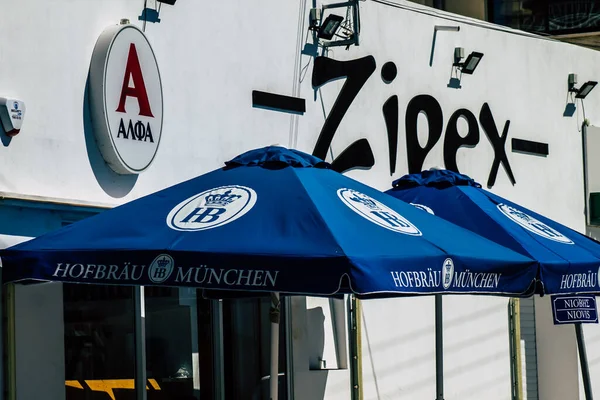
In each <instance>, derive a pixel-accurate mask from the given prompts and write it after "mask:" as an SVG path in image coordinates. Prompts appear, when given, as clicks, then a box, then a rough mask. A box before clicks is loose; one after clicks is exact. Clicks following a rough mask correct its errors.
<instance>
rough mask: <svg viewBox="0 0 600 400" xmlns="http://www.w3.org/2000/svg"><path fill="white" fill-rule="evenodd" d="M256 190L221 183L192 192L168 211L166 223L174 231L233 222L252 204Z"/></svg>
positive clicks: (255, 197) (211, 226)
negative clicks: (221, 184) (190, 195)
mask: <svg viewBox="0 0 600 400" xmlns="http://www.w3.org/2000/svg"><path fill="white" fill-rule="evenodd" d="M256 199H257V195H256V192H255V191H254V190H253V189H251V188H248V187H245V186H237V185H230V186H221V187H218V188H214V189H210V190H206V191H204V192H202V193H199V194H197V195H194V196H192V197H190V198H188V199H186V200H184V201H182V202H181V203H179V204H178V205H177V206H176V207H175V208H173V209H172V210H171V212H170V213H169V215H168V216H167V225H168V226H169V227H170V228H171V229H175V230H178V231H201V230H204V229H210V228H216V227H218V226H222V225H225V224H227V223H229V222H232V221H235V220H236V219H238V218H240V217H241V216H243V215H244V214H246V213H247V212H248V211H250V210H251V209H252V207H254V204H255V203H256Z"/></svg>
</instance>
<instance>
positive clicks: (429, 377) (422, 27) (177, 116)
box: [0, 0, 600, 400]
mask: <svg viewBox="0 0 600 400" xmlns="http://www.w3.org/2000/svg"><path fill="white" fill-rule="evenodd" d="M142 3H143V2H142V1H141V0H140V1H129V0H106V1H102V2H89V1H87V2H74V1H70V0H54V1H52V2H39V1H35V0H21V1H19V2H18V5H15V6H12V7H3V10H2V13H0V32H1V33H2V36H3V37H4V38H5V39H6V40H4V41H1V42H0V59H1V60H2V63H1V64H0V96H7V97H16V98H19V99H21V100H24V101H25V102H26V104H27V114H26V118H25V122H24V125H23V129H22V131H21V133H20V134H19V135H18V136H16V137H15V138H13V139H12V140H9V139H8V138H6V137H5V136H4V137H2V143H3V146H0V191H2V192H11V193H19V194H27V195H37V196H43V197H52V198H61V199H65V200H67V201H70V200H84V201H92V202H96V203H108V204H112V205H117V204H121V203H123V202H126V201H129V200H132V199H134V198H137V197H139V196H142V195H145V194H147V193H150V192H152V191H155V190H158V189H160V188H164V187H166V186H168V185H171V184H174V183H177V182H180V181H183V180H185V179H188V178H191V177H193V176H195V175H198V174H202V173H205V172H207V171H209V170H211V169H214V168H217V167H219V166H221V165H222V163H223V161H225V160H227V159H229V158H231V157H233V156H235V155H237V154H238V153H240V152H243V151H245V150H248V149H250V148H255V147H260V146H265V145H269V144H273V143H279V144H282V145H288V146H294V147H296V148H298V149H300V150H304V151H307V152H312V150H313V147H314V145H315V142H316V140H317V138H318V134H319V132H320V130H321V127H322V125H323V122H324V120H325V118H326V115H327V114H328V113H329V112H330V110H331V108H332V107H333V105H334V103H335V99H336V97H337V96H338V93H339V92H340V89H341V88H342V86H343V84H344V80H343V79H341V80H337V81H335V82H331V83H328V84H325V85H324V86H323V87H322V88H321V89H320V90H317V91H315V90H314V89H313V88H312V86H311V74H312V69H313V65H314V59H313V58H312V57H310V56H308V55H302V56H300V50H302V49H304V48H305V44H306V43H305V42H306V38H307V37H308V38H309V41H310V35H308V32H307V15H308V10H309V8H310V7H313V6H314V4H312V3H313V2H312V1H306V0H300V1H297V2H281V1H275V0H265V1H262V2H249V1H241V0H239V1H238V0H236V1H214V2H196V1H184V0H180V1H178V2H177V3H176V5H175V6H166V5H165V6H163V7H162V11H161V15H160V17H161V20H162V21H161V23H160V24H148V25H147V26H146V34H147V36H148V38H149V40H150V42H151V44H152V46H153V48H154V52H155V54H156V57H157V59H158V63H159V67H160V71H161V77H162V82H163V92H164V125H163V138H162V142H161V145H160V148H159V150H158V153H157V156H156V159H155V161H154V163H153V164H152V166H151V167H150V168H149V169H148V170H147V171H145V172H144V173H142V174H140V175H139V176H137V177H136V176H120V175H117V174H115V173H114V172H112V171H111V170H110V169H109V168H108V167H107V166H106V165H105V164H104V162H103V160H102V158H101V156H100V153H99V151H98V149H97V146H96V145H95V142H94V138H93V132H92V131H91V123H90V119H89V118H90V117H89V110H88V107H89V104H88V102H87V98H86V79H87V74H88V68H89V63H90V59H91V54H92V50H93V48H94V44H95V42H96V39H97V37H98V36H99V34H100V33H101V32H102V30H103V29H104V28H106V27H107V26H109V25H111V24H115V23H118V21H119V20H120V19H121V18H129V19H130V20H131V21H132V23H134V24H136V25H138V26H141V23H140V22H139V21H138V20H137V16H138V15H140V13H141V9H142ZM359 3H360V9H361V14H360V15H361V36H360V46H358V47H356V46H351V47H350V48H349V49H348V50H346V49H345V48H340V47H337V48H335V49H333V50H332V51H330V52H329V53H328V55H329V57H331V58H334V59H336V60H350V59H356V58H360V57H364V56H368V55H372V56H373V57H374V58H375V60H376V64H377V68H376V70H375V72H374V73H373V75H372V76H371V77H370V79H369V80H368V81H367V82H366V83H365V85H364V87H363V89H362V90H361V91H360V93H359V94H358V96H357V97H356V99H355V100H354V102H353V103H352V105H351V106H350V108H349V110H348V112H347V114H346V116H345V117H344V119H343V120H342V122H341V124H340V127H339V128H338V131H337V132H338V133H337V134H336V136H335V137H334V139H333V142H332V146H331V153H332V154H333V155H334V156H338V155H339V154H340V153H341V152H342V151H343V150H344V149H345V148H346V147H347V146H348V145H349V144H350V143H352V142H353V141H355V140H358V139H360V138H363V137H364V138H367V139H368V140H369V143H370V146H371V148H372V149H373V153H374V156H375V165H374V166H373V167H372V168H371V169H368V170H354V171H351V172H349V173H348V175H349V176H351V177H354V178H356V179H359V180H361V181H363V182H365V183H367V184H370V185H372V186H374V187H376V188H378V189H382V190H385V189H387V188H389V187H390V184H391V181H392V180H393V179H396V178H398V177H400V176H402V175H404V174H405V173H407V172H408V167H407V162H406V159H407V158H406V157H407V150H406V136H405V125H404V123H405V122H404V121H405V111H406V107H407V104H408V103H409V101H410V100H411V99H412V98H413V97H414V96H416V95H419V94H428V95H431V96H433V97H434V98H435V99H436V100H437V102H438V103H439V104H440V106H441V108H442V110H443V121H444V123H443V129H444V131H445V129H446V126H447V123H448V119H449V118H450V116H451V115H452V113H453V112H454V111H456V110H458V109H460V108H466V109H468V110H470V111H471V112H472V113H473V114H474V115H475V116H476V117H478V116H479V113H480V110H481V109H482V106H483V104H484V103H487V104H489V107H490V108H491V110H492V113H493V117H494V119H495V124H496V126H497V127H498V130H499V132H502V127H503V126H504V123H505V121H507V120H510V128H509V131H508V139H507V143H506V145H505V146H504V148H505V150H506V154H507V158H508V160H509V162H510V165H511V167H512V170H513V172H514V175H515V178H516V184H515V185H512V184H511V183H510V181H509V179H508V177H507V173H506V170H505V169H504V167H502V166H501V167H500V168H499V171H498V176H497V180H496V184H495V185H494V186H493V188H492V189H491V190H492V191H493V192H495V193H497V194H499V195H501V196H505V197H508V198H509V199H511V200H512V201H515V202H517V203H521V204H523V205H524V206H526V207H530V208H533V209H535V210H537V211H539V212H540V213H543V214H545V215H547V216H549V217H551V218H554V219H556V220H558V221H559V222H561V223H564V224H566V225H568V226H570V227H572V228H574V229H577V230H579V231H583V230H584V228H585V221H584V218H583V204H584V203H583V199H582V185H583V180H582V163H581V132H580V126H581V123H582V121H583V118H584V115H583V109H582V107H581V104H580V103H579V104H578V105H577V109H576V111H575V114H574V115H572V116H565V115H564V114H565V108H566V106H567V99H568V97H567V76H568V74H569V73H572V72H575V73H577V74H578V75H579V79H580V82H583V81H586V80H593V79H597V75H596V70H597V68H596V66H597V65H598V63H599V62H600V53H598V52H594V51H591V50H588V49H584V48H580V47H575V46H572V45H568V44H564V43H559V42H553V41H550V40H546V39H542V38H533V37H530V36H528V35H520V34H517V33H516V32H514V31H509V30H507V29H504V28H498V27H493V26H491V25H485V24H483V23H481V22H479V21H475V20H469V19H466V18H460V17H453V16H451V15H450V14H446V13H442V12H438V11H436V12H435V14H434V13H433V12H430V9H427V8H422V7H418V6H415V5H411V4H410V3H408V2H405V1H403V0H394V3H395V4H399V5H400V6H401V7H400V8H397V7H392V6H390V5H389V4H388V5H385V4H383V3H391V2H375V1H369V2H362V1H361V2H359ZM318 5H319V6H320V5H321V3H320V2H318ZM415 10H416V11H415ZM436 25H451V26H459V27H460V31H458V32H447V31H440V32H437V34H436V35H435V36H434V27H435V26H436ZM434 38H435V41H434ZM458 46H460V47H464V48H465V51H466V53H467V54H468V53H469V52H471V51H481V52H483V53H484V54H485V55H484V58H483V61H482V63H481V64H480V66H479V67H478V69H477V70H476V72H475V74H474V75H471V76H468V75H464V76H463V77H462V83H461V85H462V87H461V88H460V89H454V88H450V87H448V83H449V79H450V74H451V63H452V61H453V60H452V56H453V51H454V48H455V47H458ZM432 47H433V50H432ZM432 54H433V58H432V61H433V62H432V64H431V65H430V58H431V57H432ZM388 61H393V62H394V63H395V64H396V66H397V67H398V76H397V77H396V79H395V80H394V81H393V82H392V83H390V84H386V83H384V82H383V81H382V79H381V77H380V74H381V67H382V65H383V64H384V63H385V62H388ZM295 77H298V78H299V79H300V80H301V82H298V83H297V84H296V83H295V82H296V80H295V79H296V78H295ZM252 90H262V91H267V92H273V93H279V94H286V95H297V96H299V97H302V98H305V99H306V107H307V110H306V113H305V114H304V115H302V116H290V115H288V114H284V113H279V112H274V111H268V110H263V109H256V108H252V106H251V92H252ZM598 93H599V90H598V89H596V90H595V91H594V92H592V94H591V95H590V96H588V98H587V99H586V100H585V106H586V107H585V111H586V114H585V118H587V119H589V120H590V122H591V124H596V125H598V124H600V113H598V111H597V110H598V109H599V108H600V98H599V97H598V96H599V94H598ZM392 95H397V96H398V104H399V137H398V150H397V163H396V171H395V173H394V174H390V167H389V161H388V144H387V138H386V126H385V122H384V119H383V116H382V106H383V104H384V103H385V102H386V101H387V99H388V98H389V97H390V96H392ZM465 126H466V125H465V124H463V123H462V121H459V132H462V134H466V129H465ZM479 128H480V140H479V143H478V144H477V146H476V147H475V148H462V149H460V150H459V151H458V155H457V162H458V167H459V169H460V171H461V172H463V173H466V174H468V175H470V176H472V177H473V178H475V179H476V180H478V181H480V182H482V183H484V184H485V182H486V181H487V179H488V174H489V171H490V167H491V165H492V162H493V159H494V150H493V148H492V146H491V145H490V142H489V140H488V138H487V136H486V134H485V132H484V131H483V129H482V128H481V125H480V126H479ZM418 132H419V140H420V142H421V144H422V145H423V144H424V143H425V141H426V138H427V123H426V119H425V117H424V116H420V117H419V125H418ZM443 138H444V135H442V138H441V139H440V141H439V142H438V143H437V145H436V146H435V147H434V148H433V150H432V151H431V152H430V153H429V155H428V157H427V158H426V160H425V163H424V164H423V168H429V167H432V166H443V140H444V139H443ZM511 138H521V139H527V140H534V141H539V142H545V143H548V144H549V149H550V154H549V155H548V156H547V157H539V156H531V155H525V154H520V153H516V152H512V151H511V145H510V141H511ZM328 161H331V158H328ZM544 302H545V299H542V300H540V305H539V306H538V302H537V300H536V309H537V310H538V319H537V328H538V330H537V340H538V345H537V353H538V361H539V363H541V364H543V365H540V368H539V376H538V379H539V385H540V387H539V393H540V398H543V399H544V400H554V399H561V400H562V399H565V398H569V399H576V398H577V396H578V392H579V390H578V378H577V367H576V346H575V341H574V335H573V331H572V329H568V327H567V328H565V329H562V328H563V327H560V328H558V327H555V326H553V325H552V321H551V320H549V308H548V307H545V306H544V304H545V303H544ZM444 303H445V307H444V321H445V329H444V334H445V351H446V355H445V362H446V365H445V374H446V382H445V383H446V396H445V397H446V398H448V399H452V398H460V399H463V400H464V399H480V398H486V399H507V398H508V396H509V393H510V381H509V364H508V363H509V349H508V327H507V314H506V304H507V299H494V298H482V297H469V296H460V297H449V298H445V301H444ZM306 307H307V306H306V305H304V310H306ZM324 312H325V313H327V310H325V311H324ZM297 313H300V314H302V313H304V311H302V307H300V308H297ZM297 317H298V319H297V320H295V323H296V325H295V327H294V337H293V338H294V346H295V347H294V366H295V373H296V375H295V376H296V379H297V382H295V385H294V388H295V393H296V395H297V396H296V398H298V399H300V398H311V399H314V398H321V397H322V398H328V399H329V398H331V399H333V398H339V397H340V393H347V391H346V390H347V388H345V386H343V385H345V382H347V381H348V380H349V371H348V370H340V371H333V372H331V371H330V372H327V371H309V368H308V364H309V362H308V354H306V353H304V352H303V351H302V349H303V347H302V346H303V342H302V340H304V339H303V336H302V335H306V334H307V333H306V329H305V327H306V325H304V324H305V322H304V319H303V318H304V316H302V315H297ZM363 322H364V325H365V328H366V329H365V334H364V335H363V343H362V346H363V360H362V361H363V373H364V393H365V398H366V399H384V398H386V399H431V398H432V397H433V396H434V393H435V369H434V368H435V362H434V331H433V299H432V298H409V299H402V300H398V299H394V300H377V301H372V302H364V321H363ZM367 330H368V337H367V334H366V331H367ZM587 332H588V328H587V327H586V333H587ZM296 335H299V336H296ZM588 336H589V337H593V334H592V333H591V331H590V334H588ZM588 352H589V358H590V360H596V361H597V358H598V357H599V356H600V348H599V347H598V346H594V345H589V346H588ZM313 372H314V373H313ZM317 375H318V378H319V380H318V382H320V383H319V385H312V386H310V385H311V383H314V382H317V380H315V379H316V378H315V377H316V376H317ZM323 377H325V378H324V379H321V378H323ZM338 377H339V378H338ZM592 378H593V379H594V382H593V384H594V385H595V386H596V387H600V375H598V374H596V375H592ZM308 388H311V390H313V389H315V388H320V389H319V390H318V393H316V395H315V394H314V393H312V392H311V394H309V392H308ZM315 396H316V397H315Z"/></svg>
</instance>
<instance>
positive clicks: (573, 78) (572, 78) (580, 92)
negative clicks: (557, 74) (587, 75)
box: [569, 74, 598, 100]
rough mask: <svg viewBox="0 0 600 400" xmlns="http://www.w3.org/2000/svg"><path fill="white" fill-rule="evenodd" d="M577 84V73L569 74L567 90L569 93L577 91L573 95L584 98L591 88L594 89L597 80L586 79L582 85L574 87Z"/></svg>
mask: <svg viewBox="0 0 600 400" xmlns="http://www.w3.org/2000/svg"><path fill="white" fill-rule="evenodd" d="M576 84H577V74H569V92H570V93H577V94H576V95H575V98H576V99H582V100H583V99H585V98H586V97H587V95H588V94H590V92H591V91H592V89H594V87H596V85H597V84H598V82H596V81H587V82H586V83H584V84H583V85H581V87H580V88H579V89H577V88H576V87H575V85H576Z"/></svg>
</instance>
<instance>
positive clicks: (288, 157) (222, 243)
mask: <svg viewBox="0 0 600 400" xmlns="http://www.w3.org/2000/svg"><path fill="white" fill-rule="evenodd" d="M225 164H226V165H225V166H224V167H223V168H219V169H217V170H214V171H212V172H210V173H207V174H205V175H202V176H199V177H197V178H193V179H191V180H188V181H186V182H183V183H180V184H177V185H175V186H172V187H169V188H167V189H164V190H161V191H158V192H156V193H153V194H150V195H148V196H145V197H142V198H140V199H137V200H134V201H131V202H129V203H126V204H124V205H122V206H119V207H116V208H114V209H111V210H107V211H104V212H102V213H100V214H98V215H96V216H93V217H90V218H87V219H85V220H82V221H79V222H77V223H74V224H72V225H69V226H66V227H64V228H62V229H60V230H57V231H55V232H51V233H48V234H46V235H43V236H40V237H38V238H35V239H32V240H29V241H27V242H24V243H21V244H19V245H16V246H13V247H11V248H8V249H6V250H2V251H0V256H1V259H2V264H3V279H4V282H18V281H26V280H41V281H63V282H77V283H97V284H118V285H159V286H160V285H164V286H191V287H201V288H207V289H218V290H241V291H246V292H252V291H255V292H283V293H294V294H307V295H331V294H335V293H354V294H357V295H358V296H359V297H361V296H362V297H386V296H393V295H403V294H405V295H406V294H413V295H414V294H430V293H486V294H501V295H520V294H523V293H526V292H527V291H528V290H531V288H532V283H533V282H534V280H535V277H536V271H537V264H536V263H535V262H534V261H532V260H531V259H530V258H529V257H528V256H524V255H521V254H519V253H517V252H515V251H512V250H510V249H507V248H505V247H502V246H500V245H497V244H496V243H494V242H492V241H490V240H487V239H485V238H482V237H480V236H478V235H476V234H474V233H472V232H471V231H469V230H467V229H463V228H460V227H458V226H456V225H453V224H451V223H449V222H447V221H445V220H443V219H441V218H438V217H435V216H432V215H429V214H427V213H423V212H422V211H421V210H418V209H416V208H414V207H412V206H410V205H408V204H406V203H404V202H402V201H399V200H397V199H395V198H393V197H391V196H388V195H387V194H384V193H382V192H380V191H377V190H375V189H373V188H371V187H369V186H367V185H364V184H362V183H359V182H357V181H355V180H353V179H350V178H348V177H346V176H344V175H342V174H339V173H337V172H335V171H333V170H332V169H330V168H329V164H328V163H326V162H323V161H322V160H320V159H317V158H315V157H313V156H311V155H308V154H305V153H302V152H300V151H296V150H289V149H286V148H283V147H277V146H271V147H266V148H262V149H256V150H252V151H249V152H247V153H244V154H242V155H240V156H238V157H236V158H234V159H232V160H231V161H228V162H226V163H225Z"/></svg>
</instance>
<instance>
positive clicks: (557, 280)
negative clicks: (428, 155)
mask: <svg viewBox="0 0 600 400" xmlns="http://www.w3.org/2000/svg"><path fill="white" fill-rule="evenodd" d="M386 193H388V194H390V195H392V196H394V197H396V198H398V199H400V200H403V201H406V202H408V203H412V204H413V205H415V206H416V207H418V208H421V209H423V210H425V211H428V212H430V213H434V214H435V215H437V216H439V217H442V218H444V219H446V220H448V221H450V222H453V223H454V224H457V225H460V226H462V227H464V228H467V229H469V230H471V231H473V232H475V233H477V234H479V235H481V236H484V237H486V238H488V239H490V240H493V241H494V242H496V243H499V244H501V245H503V246H505V247H508V248H511V249H513V250H515V251H517V252H519V253H520V254H523V255H526V256H528V257H531V258H533V259H534V260H537V261H538V262H539V263H540V271H539V279H540V281H541V283H542V285H543V293H545V294H559V293H565V294H566V293H569V294H570V293H600V282H599V281H598V274H599V272H600V271H599V267H600V243H598V242H597V241H595V240H594V239H592V238H590V237H588V236H585V235H583V234H581V233H579V232H576V231H575V230H573V229H570V228H568V227H566V226H564V225H561V224H559V223H557V222H555V221H552V220H551V219H548V218H546V217H544V216H542V215H539V214H537V213H535V212H533V211H531V210H529V209H527V208H525V207H522V206H520V205H518V204H515V203H513V202H511V201H509V200H507V199H504V198H502V197H500V196H497V195H495V194H493V193H491V192H489V191H487V190H484V189H482V188H481V185H480V184H478V183H477V182H475V181H474V180H473V179H471V178H469V177H468V176H466V175H461V174H458V173H455V172H452V171H447V170H430V171H423V172H421V173H418V174H411V175H405V176H403V177H402V178H400V179H398V180H396V181H394V182H393V188H392V189H390V190H388V191H387V192H386Z"/></svg>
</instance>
